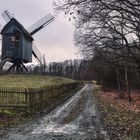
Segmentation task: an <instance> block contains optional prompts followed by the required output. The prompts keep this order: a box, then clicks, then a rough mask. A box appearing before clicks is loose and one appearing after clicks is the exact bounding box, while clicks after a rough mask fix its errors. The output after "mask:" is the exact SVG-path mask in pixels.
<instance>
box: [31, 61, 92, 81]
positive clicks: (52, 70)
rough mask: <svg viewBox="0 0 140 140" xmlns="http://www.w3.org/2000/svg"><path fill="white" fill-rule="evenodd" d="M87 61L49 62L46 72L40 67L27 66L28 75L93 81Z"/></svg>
mask: <svg viewBox="0 0 140 140" xmlns="http://www.w3.org/2000/svg"><path fill="white" fill-rule="evenodd" d="M91 63H92V61H88V60H66V61H64V62H51V63H49V65H48V66H46V70H45V71H43V68H42V67H40V66H38V65H37V66H33V65H30V66H28V70H29V72H30V74H32V73H33V74H38V73H40V74H46V75H50V76H62V77H67V78H72V79H76V80H93V79H94V72H93V67H92V65H91Z"/></svg>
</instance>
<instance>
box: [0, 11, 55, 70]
mask: <svg viewBox="0 0 140 140" xmlns="http://www.w3.org/2000/svg"><path fill="white" fill-rule="evenodd" d="M4 16H6V21H7V24H6V25H5V26H4V28H3V29H2V31H1V34H2V62H1V63H0V69H1V68H2V67H3V65H4V64H5V63H6V62H11V63H13V65H12V66H11V67H10V68H9V70H8V71H10V70H16V71H24V70H25V71H27V69H26V67H25V66H24V63H28V62H32V54H33V55H34V57H35V58H36V59H37V60H38V61H39V63H40V64H42V59H43V58H42V55H41V53H40V51H39V50H38V49H37V48H36V46H33V41H34V39H33V37H32V36H33V35H34V34H35V33H36V32H38V31H39V30H41V29H42V28H44V27H45V26H46V25H47V24H49V23H50V22H52V21H53V20H54V17H53V16H52V15H51V14H49V15H47V16H45V17H43V18H42V19H41V20H39V21H38V22H36V23H35V24H33V25H32V26H31V27H30V28H29V29H27V30H26V29H25V28H24V27H23V25H22V24H20V23H19V22H18V21H17V20H16V19H15V18H12V17H11V16H10V14H9V12H8V11H4Z"/></svg>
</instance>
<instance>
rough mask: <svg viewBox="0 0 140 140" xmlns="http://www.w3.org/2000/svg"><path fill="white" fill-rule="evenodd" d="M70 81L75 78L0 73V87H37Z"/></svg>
mask: <svg viewBox="0 0 140 140" xmlns="http://www.w3.org/2000/svg"><path fill="white" fill-rule="evenodd" d="M72 82H75V80H72V79H68V78H62V77H56V76H40V75H37V76H36V75H0V87H21V88H38V87H43V86H46V85H61V84H64V83H72Z"/></svg>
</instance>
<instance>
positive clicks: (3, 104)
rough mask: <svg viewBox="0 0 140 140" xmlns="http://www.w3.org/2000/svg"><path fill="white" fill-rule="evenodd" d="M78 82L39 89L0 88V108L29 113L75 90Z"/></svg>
mask: <svg viewBox="0 0 140 140" xmlns="http://www.w3.org/2000/svg"><path fill="white" fill-rule="evenodd" d="M78 85H79V82H75V83H69V84H62V85H52V86H46V87H40V88H10V87H8V88H7V87H3V88H0V108H20V109H23V108H27V109H29V110H30V111H31V110H35V109H36V108H39V107H40V106H41V105H42V104H44V103H46V102H48V101H49V99H51V98H55V97H57V96H59V95H61V94H64V93H65V92H67V91H70V90H71V89H74V88H76V87H77V86H78Z"/></svg>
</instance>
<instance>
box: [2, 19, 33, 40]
mask: <svg viewBox="0 0 140 140" xmlns="http://www.w3.org/2000/svg"><path fill="white" fill-rule="evenodd" d="M12 22H14V23H15V24H16V25H17V26H18V28H20V29H21V31H22V32H23V33H24V34H25V35H26V36H28V37H29V38H30V39H31V40H34V39H33V37H32V35H31V34H30V33H29V32H28V31H27V30H26V29H25V28H24V27H23V25H22V24H20V23H19V22H18V21H17V20H16V19H15V18H12V19H11V20H10V22H8V23H7V24H6V25H5V26H4V28H3V29H2V31H1V34H3V33H4V31H5V30H6V29H7V27H8V26H9V25H10V24H11V23H12Z"/></svg>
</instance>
